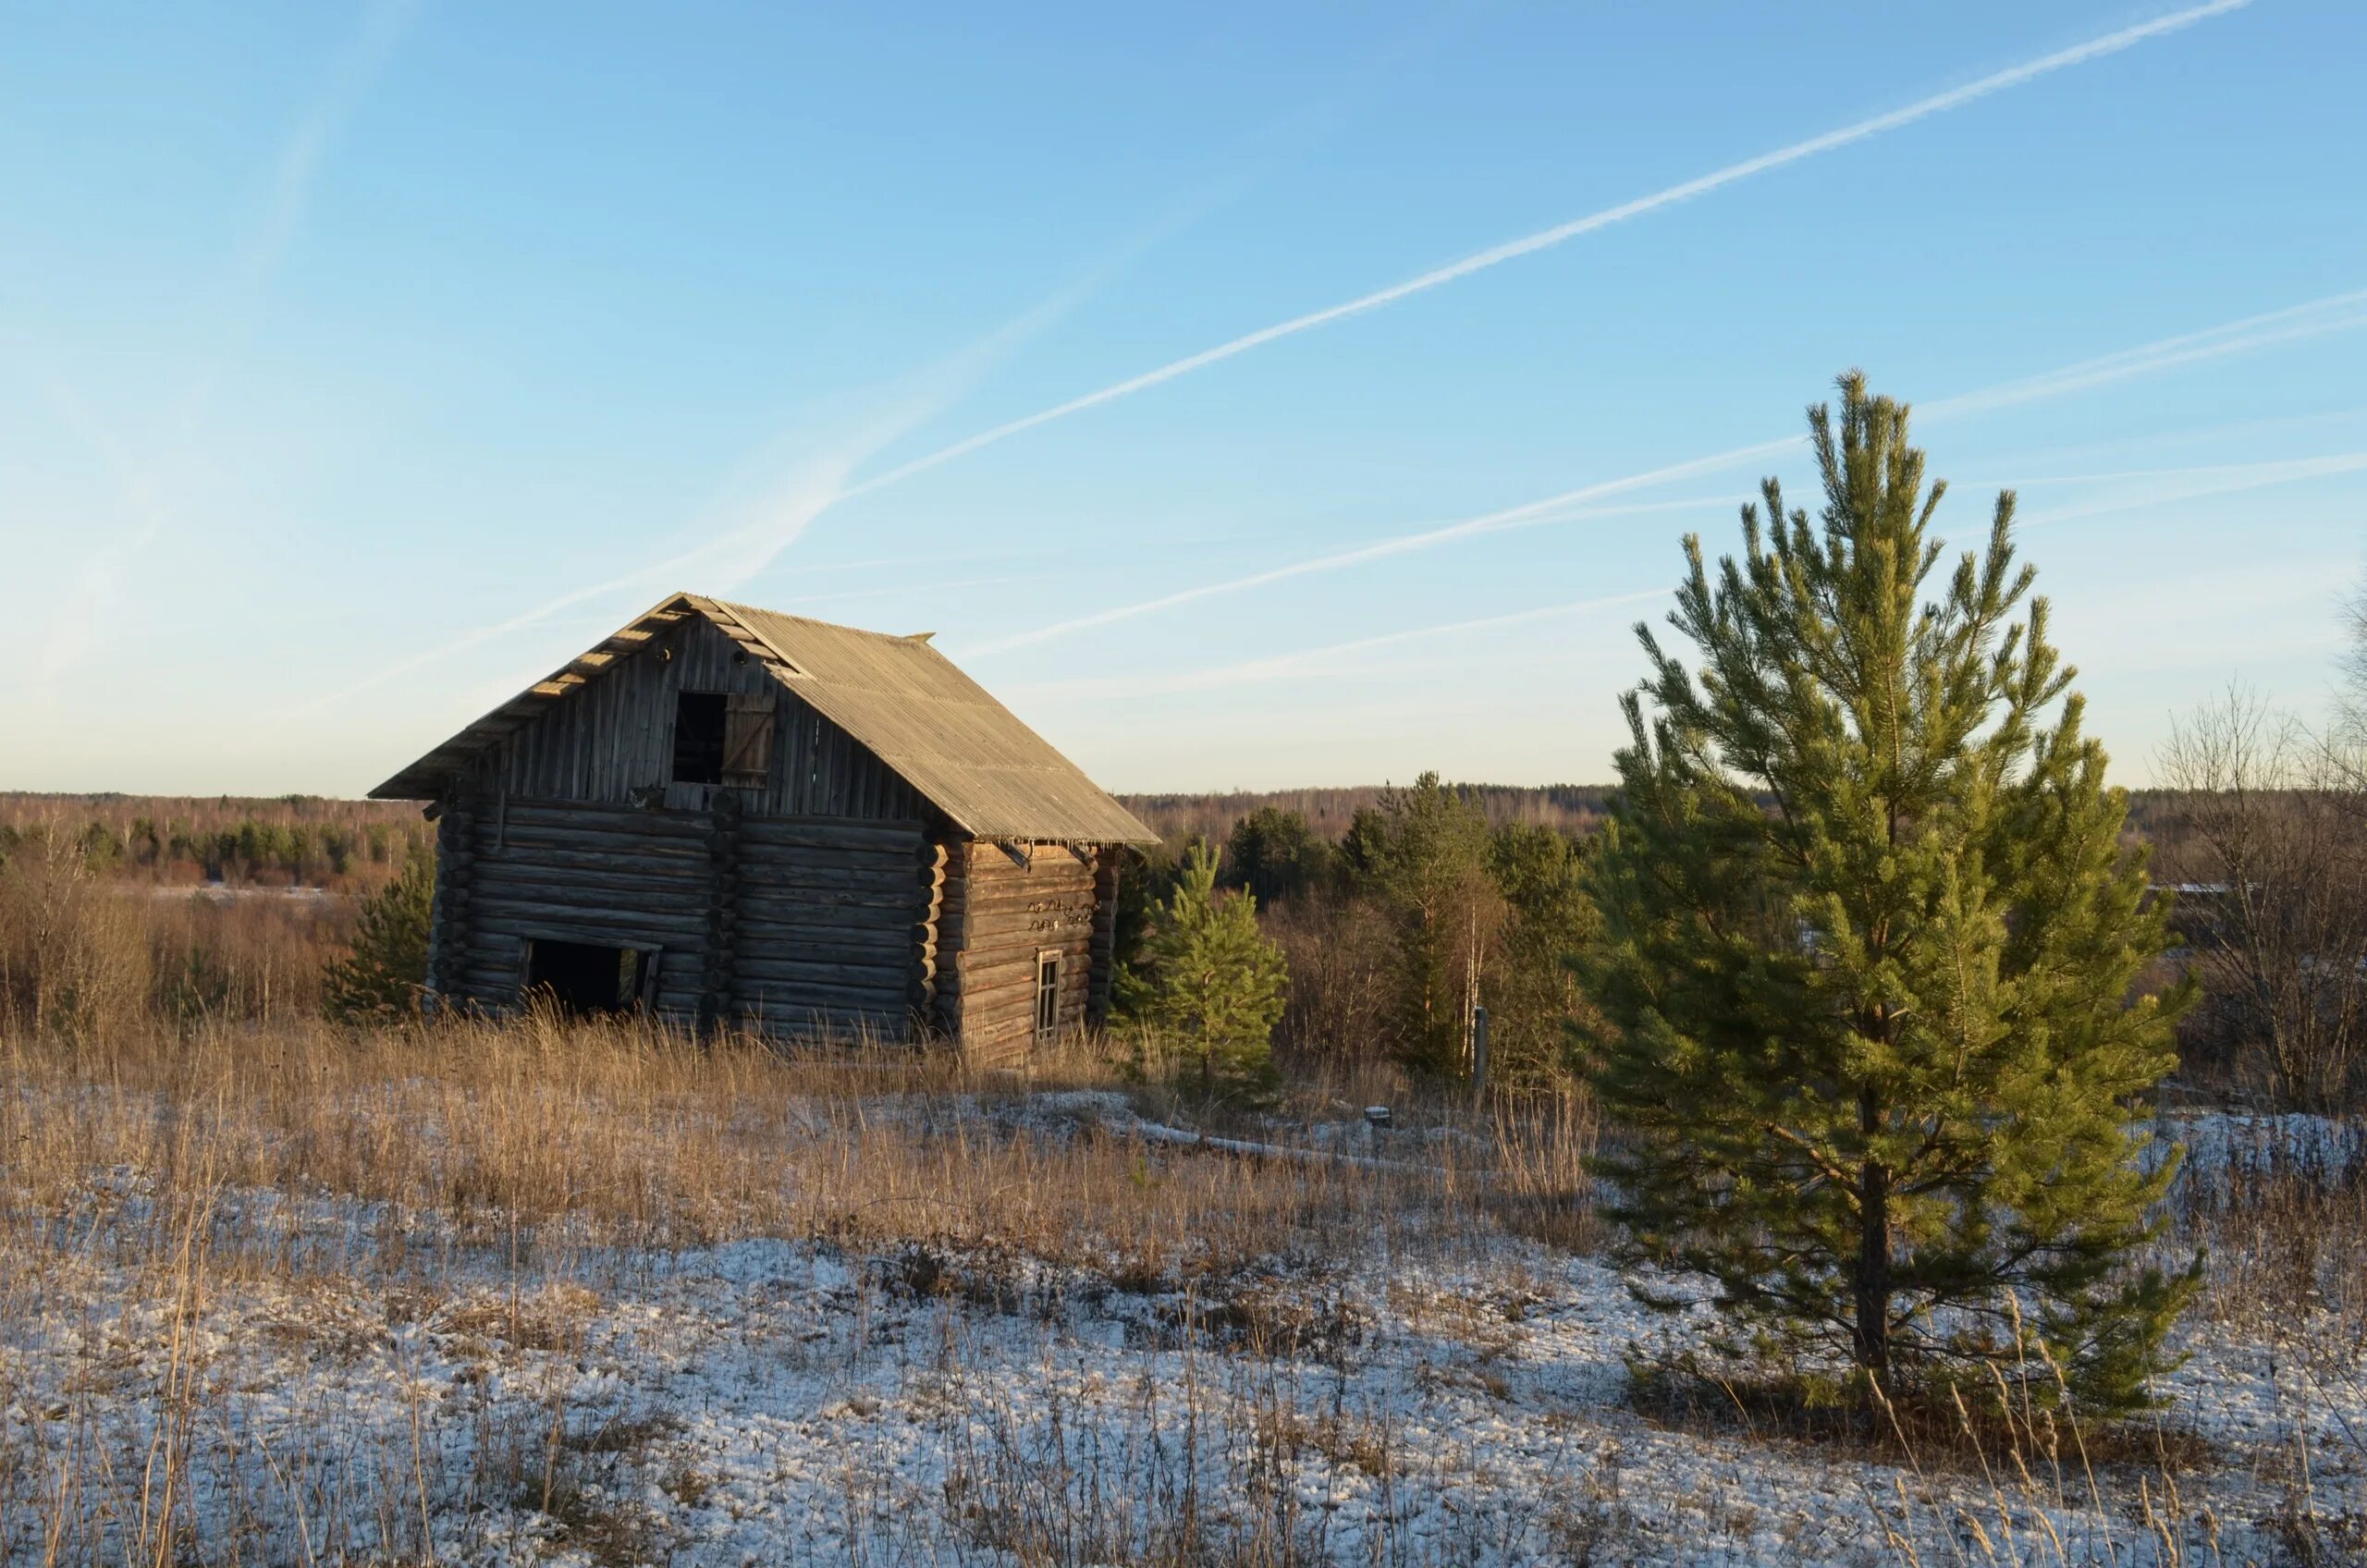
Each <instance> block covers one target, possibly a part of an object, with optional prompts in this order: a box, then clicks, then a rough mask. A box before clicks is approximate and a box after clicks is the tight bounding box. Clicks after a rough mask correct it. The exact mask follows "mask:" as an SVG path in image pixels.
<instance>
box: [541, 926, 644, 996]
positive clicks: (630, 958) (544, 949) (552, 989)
mask: <svg viewBox="0 0 2367 1568" xmlns="http://www.w3.org/2000/svg"><path fill="white" fill-rule="evenodd" d="M656 977H657V954H656V950H655V949H641V948H611V947H604V946H601V945H600V944H598V943H595V942H561V941H553V940H550V939H548V938H545V937H535V938H534V939H533V940H532V941H530V942H528V943H527V944H526V990H527V992H528V994H529V995H532V994H533V993H534V992H536V991H540V992H542V993H543V994H544V995H546V996H547V997H548V998H550V999H551V1000H552V1001H553V1002H555V1003H557V1004H558V1009H559V1011H562V1012H567V1013H573V1014H579V1015H581V1014H586V1013H602V1012H625V1011H630V1010H631V1009H632V1007H633V1005H634V1004H635V1003H637V1002H639V1001H641V1000H642V999H643V994H644V991H645V990H647V989H648V988H649V986H651V985H652V984H653V983H654V982H655V981H656Z"/></svg>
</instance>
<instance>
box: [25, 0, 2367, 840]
mask: <svg viewBox="0 0 2367 1568" xmlns="http://www.w3.org/2000/svg"><path fill="white" fill-rule="evenodd" d="M2207 9H2208V14H2199V15H2186V16H2184V18H2183V19H2182V20H2180V19H2178V18H2180V17H2181V15H2182V13H2181V12H2180V9H2179V7H2177V6H2152V7H2147V6H2137V7H2130V6H2114V5H2094V4H2059V3H2058V4H2046V5H2040V4H2007V5H1993V6H1980V7H1972V6H1959V7H1937V6H1896V5H1835V6H1817V7H1798V6H1786V7H1775V6H1746V5H1740V4H1735V5H1726V6H1711V5H1669V6H1519V5H1514V4H1494V5H1476V4H1475V5H1429V6H1414V5H1386V4H1382V5H1371V6H1355V7H1351V6H1306V7H1290V6H1239V7H1228V6H1196V7H1188V8H1184V7H1179V8H1175V10H1174V11H1173V12H1172V13H1171V14H1169V15H1166V16H1156V15H1152V14H1150V13H1147V12H1140V11H1130V10H1128V9H1127V8H1124V7H1119V8H1116V9H1114V10H1113V9H1111V8H1109V7H1102V6H1092V7H1087V6H1075V7H1054V6H1032V7H987V8H981V7H967V6H964V7H951V6H948V7H942V8H932V7H909V8H905V9H902V10H901V11H894V12H890V11H886V10H882V9H880V8H869V9H865V10H862V11H858V10H857V9H856V8H835V9H833V10H831V11H828V12H821V11H808V10H805V9H803V8H791V7H782V6H746V7H732V6H722V5H716V6H695V7H656V6H580V5H556V4H554V5H550V6H498V7H491V6H457V5H452V4H449V3H443V4H437V3H435V0H425V3H418V4H399V3H397V4H384V3H382V4H371V5H364V6H335V5H314V4H306V5H301V6H295V5H289V6H264V5H253V6H225V7H219V8H205V7H194V6H193V7H186V8H172V9H166V8H158V7H147V6H96V5H94V6H73V7H63V6H18V7H13V8H9V9H7V10H6V11H4V12H0V26H5V28H6V40H7V43H6V47H5V48H0V181H5V189H6V193H7V194H6V200H5V201H0V560H5V561H6V563H7V570H6V577H5V578H4V579H0V581H5V582H6V585H7V586H6V615H5V616H0V656H5V657H6V659H7V662H8V668H9V669H10V671H11V674H10V676H9V678H8V679H7V680H6V681H5V682H0V787H13V788H32V789H106V788H112V789H123V790H158V791H165V790H169V791H176V792H178V791H202V792H212V791H216V790H229V791H247V792H278V791H282V790H319V791H325V792H332V793H356V792H359V791H361V790H365V789H367V788H368V787H369V786H370V785H372V784H373V783H374V782H376V781H377V780H378V779H379V778H384V777H385V776H386V775H387V774H389V773H391V772H392V771H393V770H394V769H395V768H396V767H397V766H399V765H400V764H401V763H403V762H405V761H407V760H408V759H409V758H410V757H411V756H412V755H413V754H415V753H418V752H420V751H423V750H424V749H425V748H426V747H427V746H429V745H431V744H433V743H434V742H435V741H437V740H440V739H441V738H442V737H443V736H444V735H445V734H447V733H448V732H449V731H451V730H453V729H457V728H459V727H460V724H461V723H462V722H464V721H465V720H467V719H468V718H470V717H473V716H474V715H475V714H477V713H478V712H480V711H482V710H483V709H484V708H485V707H487V706H489V705H491V704H493V703H495V702H497V701H498V700H500V699H501V698H503V697H505V696H507V695H508V694H509V693H510V692H513V691H515V690H516V689H517V688H518V687H520V686H521V685H523V684H524V683H525V682H526V681H528V680H533V679H535V678H537V677H539V676H540V675H542V674H544V673H546V672H547V671H548V670H549V669H550V668H553V667H555V666H557V665H558V664H560V663H562V662H564V660H565V659H566V658H567V657H568V656H570V655H572V654H573V653H574V652H576V651H577V650H579V649H581V648H582V647H583V646H585V645H588V644H589V643H593V642H595V641H596V640H597V639H598V638H599V637H600V636H601V635H603V634H604V633H605V632H606V631H607V630H609V629H610V628H612V627H614V626H615V625H617V624H619V623H620V622H622V621H623V620H625V619H629V618H630V617H631V616H632V615H633V614H635V613H637V612H638V611H639V610H641V609H642V608H644V607H645V606H647V605H649V604H650V603H652V602H654V601H656V600H657V599H658V598H660V597H662V596H663V595H664V594H666V593H667V592H668V591H670V590H673V589H677V588H690V589H693V590H697V591H701V592H708V593H715V594H723V595H726V596H730V597H735V598H740V599H742V600H746V601H749V602H753V603H757V604H762V605H766V606H772V607H776V608H780V609H786V610H791V611H793V612H796V613H802V614H808V615H814V616H817V617H821V618H823V619H834V620H843V621H846V622H850V623H852V624H855V625H862V626H869V627H875V628H877V629H880V630H884V631H922V630H932V631H937V632H938V639H939V645H940V646H942V647H944V648H946V649H947V650H948V651H949V652H950V653H951V654H952V655H954V656H955V657H956V658H958V659H960V660H962V661H963V663H964V664H965V666H966V667H967V668H970V669H971V670H972V672H973V673H974V674H975V675H976V676H977V677H978V678H979V679H980V680H983V681H985V682H986V683H987V685H988V686H989V687H991V688H993V689H994V690H996V691H997V692H999V693H1000V694H1002V695H1003V696H1004V697H1005V698H1006V700H1008V701H1010V702H1011V703H1012V705H1013V706H1014V707H1015V708H1016V709H1017V710H1018V711H1019V712H1020V713H1021V715H1022V716H1023V717H1025V718H1027V719H1028V720H1029V721H1030V722H1032V723H1034V724H1035V725H1036V727H1037V728H1038V729H1042V730H1043V731H1044V732H1045V733H1046V734H1047V735H1048V736H1049V738H1050V739H1051V740H1052V741H1054V742H1055V743H1056V744H1058V745H1061V747H1063V748H1064V749H1065V750H1067V751H1068V752H1070V753H1071V754H1072V755H1073V756H1074V757H1076V758H1077V759H1078V760H1079V761H1080V762H1081V763H1082V764H1084V765H1085V766H1086V767H1087V768H1088V770H1090V771H1091V772H1093V773H1094V774H1095V775H1096V777H1097V778H1099V779H1101V780H1102V781H1103V782H1104V783H1106V784H1108V785H1110V787H1112V788H1116V789H1122V790H1147V789H1206V788H1223V787H1234V786H1239V787H1281V786H1290V785H1298V784H1315V783H1341V784H1345V783H1362V782H1370V781H1377V780H1380V779H1385V778H1394V779H1404V778H1409V777H1410V776H1411V775H1413V774H1414V773H1415V772H1417V771H1418V770H1420V769H1422V768H1425V767H1436V768H1439V769H1441V770H1442V771H1443V772H1445V773H1446V774H1448V775H1449V776H1450V777H1457V778H1488V779H1496V780H1505V781H1514V782H1542V781H1546V780H1551V779H1600V778H1606V777H1608V775H1609V771H1610V766H1609V763H1610V753H1611V750H1612V748H1613V745H1614V744H1615V743H1616V741H1617V740H1618V720H1617V714H1616V707H1615V699H1616V696H1617V693H1618V692H1620V691H1621V690H1623V689H1624V688H1625V687H1627V686H1629V685H1631V684H1632V683H1633V682H1634V681H1635V680H1636V679H1637V677H1638V676H1639V675H1640V673H1641V662H1640V658H1639V655H1637V652H1636V649H1635V645H1634V641H1633V637H1632V633H1631V631H1630V630H1629V628H1630V627H1631V625H1632V624H1633V622H1634V621H1635V620H1636V619H1637V618H1638V617H1639V616H1652V617H1657V616H1658V615H1659V614H1660V613H1661V610H1662V607H1663V606H1664V604H1665V595H1666V594H1667V592H1668V590H1669V589H1670V588H1671V587H1672V585H1673V584H1674V582H1675V581H1676V578H1677V574H1678V570H1679V566H1680V557H1679V553H1678V539H1679V536H1680V535H1681V534H1682V533H1685V532H1686V531H1687V530H1699V531H1700V532H1701V533H1703V534H1704V535H1705V537H1706V539H1707V540H1708V542H1709V544H1710V545H1711V547H1712V548H1713V549H1717V548H1723V547H1725V546H1727V545H1729V544H1730V542H1731V541H1732V540H1733V539H1734V538H1735V521H1734V508H1735V505H1736V504H1737V503H1738V502H1739V501H1740V500H1742V499H1744V498H1746V497H1747V496H1748V495H1750V494H1751V493H1752V492H1753V491H1754V489H1755V487H1756V484H1757V481H1758V479H1759V477H1760V475H1761V474H1762V473H1775V474H1779V475H1781V476H1783V477H1784V479H1785V480H1786V481H1787V484H1788V485H1789V487H1790V489H1791V490H1792V491H1793V493H1794V495H1795V496H1796V497H1797V498H1799V499H1802V500H1810V499H1812V497H1811V496H1810V495H1809V481H1810V478H1811V476H1810V473H1809V470H1808V466H1807V464H1806V462H1805V460H1804V456H1803V454H1802V452H1801V451H1800V450H1799V449H1798V448H1797V447H1789V446H1784V447H1777V446H1773V445H1771V444H1772V443H1777V442H1781V441H1783V440H1784V439H1785V438H1787V437H1791V436H1794V435H1797V432H1798V431H1799V430H1800V428H1801V423H1802V421H1801V410H1802V408H1803V407H1804V405H1806V404H1807V403H1808V402H1809V401H1811V400H1813V399H1816V398H1821V397H1822V396H1824V395H1825V394H1826V392H1827V390H1828V388H1829V386H1830V384H1831V380H1832V377H1833V376H1834V374H1835V373H1836V372H1838V371H1839V370H1841V369H1842V368H1844V367H1845V366H1848V365H1861V366H1863V367H1864V368H1865V369H1866V370H1867V371H1868V372H1869V373H1870V375H1871V376H1872V378H1873V380H1874V383H1875V386H1876V387H1877V389H1878V390H1883V391H1887V392H1890V393H1892V394H1894V395H1895V396H1899V397H1903V398H1907V399H1909V400H1911V401H1913V402H1914V403H1915V404H1916V405H1917V406H1918V408H1919V436H1920V438H1921V440H1922V441H1923V443H1924V444H1925V445H1926V446H1928V447H1930V448H1931V450H1932V459H1933V467H1934V470H1935V472H1939V473H1941V474H1944V475H1945V476H1947V477H1948V478H1949V479H1950V481H1951V483H1952V496H1951V498H1950V500H1949V501H1948V502H1947V503H1946V504H1945V505H1944V507H1943V509H1942V512H1941V529H1942V532H1944V533H1946V534H1948V535H1949V536H1950V537H1951V538H1952V539H1960V540H1963V541H1965V542H1967V543H1969V542H1971V541H1972V540H1974V539H1975V538H1977V537H1978V536H1979V535H1980V534H1981V533H1982V532H1983V530H1984V529H1985V527H1986V522H1987V516H1988V508H1989V507H1990V504H1991V499H1992V496H1993V492H1994V490H1995V489H1996V488H1998V487H1999V486H2001V485H2013V486H2016V487H2017V488H2018V489H2019V491H2020V493H2021V496H2022V508H2023V514H2024V516H2025V518H2026V519H2027V520H2028V526H2027V529H2026V532H2025V533H2024V535H2023V549H2024V552H2025V555H2026V557H2028V558H2030V559H2031V560H2033V561H2034V562H2036V563H2037V565H2038V566H2039V568H2040V574H2041V586H2042V590H2043V591H2045V592H2046V593H2048V594H2050V595H2051V596H2052V598H2053V600H2054V606H2055V613H2056V629H2057V632H2058V636H2059V640H2060V641H2061V643H2063V644H2064V646H2065V649H2066V651H2067V654H2068V655H2069V656H2070V657H2071V658H2072V659H2073V660H2074V661H2075V662H2076V663H2077V664H2078V665H2079V667H2080V668H2081V669H2082V670H2083V672H2084V674H2083V678H2082V680H2081V686H2082V688H2083V689H2084V690H2085V691H2086V692H2087V693H2088V695H2089V697H2090V700H2091V713H2092V722H2093V724H2094V726H2095V727H2096V728H2097V729H2099V730H2100V731H2101V732H2102V734H2103V737H2104V738H2105V741H2106V742H2107V744H2108V745H2110V746H2111V748H2112V749H2113V752H2114V755H2115V759H2116V770H2117V772H2118V775H2119V777H2120V778H2123V779H2124V780H2125V781H2128V782H2130V783H2141V782H2143V781H2144V780H2145V778H2147V776H2148V769H2149V764H2150V762H2151V759H2152V753H2153V751H2154V749H2155V747H2156V746H2157V745H2158V744H2159V743H2160V741H2161V740H2162V738H2163V736H2164V734H2165V730H2166V729H2167V726H2168V725H2169V723H2170V722H2171V721H2172V719H2173V718H2174V717H2176V716H2177V714H2179V713H2180V712H2182V711H2183V710H2186V709H2188V708H2189V707H2191V706H2193V705H2194V704H2197V703H2198V702H2200V701H2201V700H2203V699H2205V698H2207V697H2208V696H2210V695H2211V694H2212V693H2213V692H2215V691H2217V690H2219V689H2220V688H2222V687H2224V686H2226V684H2227V683H2228V682H2230V681H2231V680H2235V681H2241V682H2244V683H2246V684H2248V685H2250V686H2252V687H2255V688H2258V689H2259V690H2261V691H2263V692H2266V693H2268V694H2269V695H2271V696H2272V697H2274V698H2275V699H2276V700H2279V701H2281V702H2284V703H2286V704H2289V705H2291V706H2293V707H2294V708H2295V709H2297V710H2298V711H2301V712H2304V713H2309V712H2313V711H2315V710H2317V709H2319V708H2321V707H2322V706H2323V704H2324V700H2325V697H2326V694H2327V692H2328V691H2329V688H2330V686H2331V683H2332V680H2333V663H2334V659H2335V657H2336V655H2337V653H2338V652H2339V648H2340V633H2339V627H2338V620H2337V606H2338V602H2339V600H2340V599H2341V597H2342V595H2343V594H2345V593H2346V592H2348V591H2349V589H2350V588H2351V587H2352V586H2354V585H2355V584H2356V583H2357V582H2359V580H2360V578H2361V572H2362V569H2367V505H2363V503H2367V376H2362V374H2361V372H2360V370H2359V368H2358V367H2359V365H2360V364H2361V350H2362V349H2367V181H2362V180H2361V178H2360V177H2359V170H2360V169H2361V167H2362V166H2367V94H2361V92H2359V91H2358V82H2359V77H2360V72H2361V67H2362V65H2367V9H2362V8H2361V7H2359V6H2353V5H2349V4H2331V3H2329V4H2314V5H2312V4H2299V3H2285V0H2256V3H2254V4H2250V5H2238V4H2223V5H2221V6H2217V7H2213V8H2207ZM1834 133H1840V134H1834ZM1688 192H1689V194H1688ZM1588 220H1590V221H1588ZM1562 228H1574V229H1575V231H1574V232H1568V233H1566V234H1565V235H1564V236H1562V237H1560V238H1558V239H1552V242H1551V243H1542V244H1539V245H1537V246H1535V247H1534V248H1530V249H1527V251H1525V252H1524V253H1517V254H1510V255H1505V256H1502V257H1501V258H1500V259H1492V260H1491V259H1490V256H1489V254H1488V253H1489V252H1490V251H1492V250H1493V249H1494V248H1497V247H1502V246H1505V245H1507V243H1508V242H1513V241H1518V240H1521V239H1523V238H1524V237H1535V236H1546V237H1548V238H1549V239H1551V237H1552V234H1553V231H1555V230H1557V229H1562ZM1515 249H1517V247H1515ZM1473 258H1477V263H1475V264H1474V265H1472V266H1470V267H1468V268H1466V269H1464V270H1461V271H1457V263H1462V262H1465V261H1466V260H1469V259H1473ZM1434 275H1435V276H1434ZM1409 280H1425V281H1423V282H1422V283H1421V285H1420V286H1419V287H1417V288H1411V289H1409V290H1407V291H1405V292H1404V293H1403V294H1402V296H1399V297H1392V298H1385V299H1382V300H1378V301H1375V302H1372V303H1370V305H1369V308H1361V309H1357V310H1355V311H1353V312H1346V313H1343V314H1340V315H1339V316H1337V317H1336V318H1324V319H1318V320H1316V321H1314V322H1313V323H1311V324H1306V325H1287V324H1294V323H1299V322H1301V321H1302V318H1306V317H1308V316H1310V315H1312V316H1317V317H1318V318H1323V313H1324V312H1331V311H1332V310H1333V309H1334V308H1336V307H1341V306H1343V305H1347V304H1350V303H1351V302H1355V301H1358V300H1366V299H1367V297H1368V296H1370V295H1372V294H1373V293H1374V292H1375V291H1383V290H1390V289H1392V288H1394V287H1395V286H1398V285H1401V284H1405V283H1407V282H1409ZM1278 326H1281V327H1285V328H1286V329H1285V330H1283V331H1281V332H1279V333H1276V334H1274V335H1272V336H1270V337H1262V338H1259V337H1254V336H1253V335H1257V334H1260V333H1262V332H1264V331H1265V330H1266V329H1269V328H1275V327H1278ZM1245 337H1250V338H1251V340H1250V341H1249V342H1247V343H1243V342H1242V339H1244V338H1245ZM1212 350H1221V351H1220V352H1219V353H1218V354H1217V355H1216V357H1213V358H1210V359H1208V360H1206V361H1204V362H1203V361H1201V360H1200V358H1199V357H1200V356H1204V355H1208V354H1209V353H1210V352H1211V351H1212ZM1165 372H1171V373H1172V374H1161V373H1165ZM1105 393H1106V394H1107V396H1099V397H1097V395H1098V394H1105ZM1072 405H1078V406H1073V407H1072ZM1045 416H1049V417H1045ZM980 437H984V438H985V439H983V440H981V439H979V438H980ZM1736 454H1739V455H1736ZM1705 459H1708V460H1705Z"/></svg>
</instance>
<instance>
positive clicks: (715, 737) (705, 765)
mask: <svg viewBox="0 0 2367 1568" xmlns="http://www.w3.org/2000/svg"><path fill="white" fill-rule="evenodd" d="M723 718H724V694H723V693H722V692H683V693H682V694H681V695H680V696H678V697H676V698H675V699H674V782H675V783H677V784H720V783H722V782H723Z"/></svg>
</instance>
